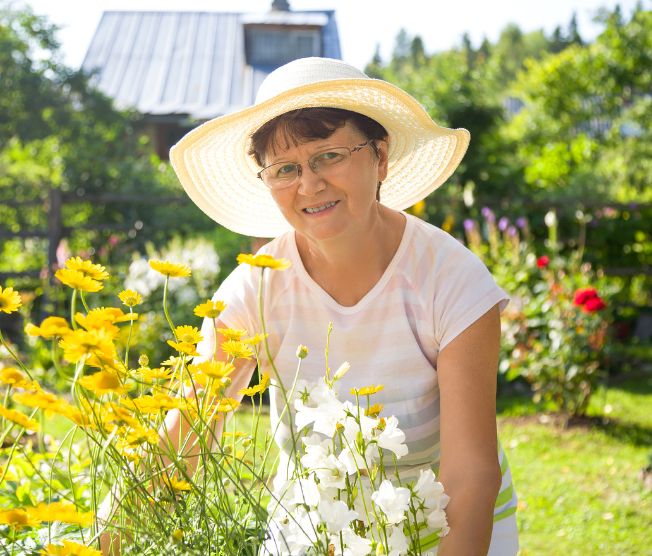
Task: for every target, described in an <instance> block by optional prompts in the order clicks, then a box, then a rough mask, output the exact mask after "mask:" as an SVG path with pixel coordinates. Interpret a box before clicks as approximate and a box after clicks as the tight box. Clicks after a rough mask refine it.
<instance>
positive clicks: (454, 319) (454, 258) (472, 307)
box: [433, 241, 509, 351]
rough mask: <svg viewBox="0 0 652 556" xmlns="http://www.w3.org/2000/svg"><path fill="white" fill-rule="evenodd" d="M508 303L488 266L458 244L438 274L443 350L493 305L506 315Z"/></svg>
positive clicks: (439, 332)
mask: <svg viewBox="0 0 652 556" xmlns="http://www.w3.org/2000/svg"><path fill="white" fill-rule="evenodd" d="M508 303H509V296H508V295H507V294H506V293H505V292H504V291H503V290H502V289H501V288H500V287H499V286H498V285H497V284H496V282H495V280H494V278H493V276H492V275H491V273H490V272H489V270H488V269H487V267H486V266H485V265H484V263H483V262H482V261H481V260H480V259H479V258H478V257H477V256H476V255H475V254H473V253H472V252H471V251H469V250H468V249H467V248H466V247H464V246H463V245H461V244H459V243H457V242H456V241H455V242H454V245H452V246H449V250H448V253H447V255H446V257H445V261H443V264H442V265H441V267H440V268H439V271H438V272H437V273H436V284H435V299H434V308H433V310H434V315H433V316H434V324H435V338H436V340H437V343H438V347H439V350H440V351H441V350H442V349H443V348H444V347H445V346H446V345H447V344H449V343H450V342H451V341H452V340H453V339H454V338H455V337H457V336H458V335H459V334H460V333H462V332H463V331H464V330H466V329H467V328H468V327H469V326H470V325H471V324H473V323H474V322H475V321H476V320H478V319H479V318H480V317H481V316H482V315H484V314H485V313H486V312H487V311H489V309H491V308H492V307H493V306H495V305H496V304H498V306H499V309H500V311H501V312H502V311H503V310H504V308H505V307H506V306H507V304H508Z"/></svg>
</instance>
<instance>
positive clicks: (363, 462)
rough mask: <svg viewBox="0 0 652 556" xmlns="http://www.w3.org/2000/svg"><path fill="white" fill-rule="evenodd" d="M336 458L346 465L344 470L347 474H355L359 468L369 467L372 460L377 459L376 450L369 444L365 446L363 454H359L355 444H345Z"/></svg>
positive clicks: (361, 469)
mask: <svg viewBox="0 0 652 556" xmlns="http://www.w3.org/2000/svg"><path fill="white" fill-rule="evenodd" d="M337 459H338V460H339V461H340V462H341V463H342V464H343V465H344V467H346V472H347V473H348V474H349V475H355V474H357V472H358V471H359V470H360V471H364V470H366V469H367V468H371V466H372V465H373V463H374V461H375V460H376V459H378V450H375V449H374V446H373V445H372V444H369V445H368V446H367V447H366V448H365V451H364V454H361V453H360V452H359V451H358V449H357V448H356V447H355V446H347V447H346V448H343V449H342V451H341V452H340V455H339V456H337Z"/></svg>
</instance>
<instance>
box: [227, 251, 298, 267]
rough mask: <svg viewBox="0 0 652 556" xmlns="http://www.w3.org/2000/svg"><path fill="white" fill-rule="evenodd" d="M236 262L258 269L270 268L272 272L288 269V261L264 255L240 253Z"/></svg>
mask: <svg viewBox="0 0 652 556" xmlns="http://www.w3.org/2000/svg"><path fill="white" fill-rule="evenodd" d="M237 261H238V263H239V264H248V265H251V266H257V267H260V268H271V269H272V270H285V269H287V268H290V261H288V260H287V259H275V258H274V257H272V256H271V255H266V254H264V253H262V254H259V255H251V254H245V253H240V254H239V255H238V258H237Z"/></svg>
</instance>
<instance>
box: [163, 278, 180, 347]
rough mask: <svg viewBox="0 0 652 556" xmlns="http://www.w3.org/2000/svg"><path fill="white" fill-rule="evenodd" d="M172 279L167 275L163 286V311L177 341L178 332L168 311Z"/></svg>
mask: <svg viewBox="0 0 652 556" xmlns="http://www.w3.org/2000/svg"><path fill="white" fill-rule="evenodd" d="M169 281H170V277H169V276H166V277H165V285H164V286H163V313H164V314H165V320H167V321H168V326H169V327H170V330H172V334H174V341H175V342H176V341H177V334H176V332H175V331H174V324H173V323H172V319H171V318H170V315H169V313H168V282H169Z"/></svg>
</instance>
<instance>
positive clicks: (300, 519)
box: [269, 506, 319, 556]
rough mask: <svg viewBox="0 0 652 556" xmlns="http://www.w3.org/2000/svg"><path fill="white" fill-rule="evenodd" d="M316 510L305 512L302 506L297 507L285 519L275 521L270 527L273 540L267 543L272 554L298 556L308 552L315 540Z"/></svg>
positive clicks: (317, 520)
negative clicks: (270, 547) (271, 549)
mask: <svg viewBox="0 0 652 556" xmlns="http://www.w3.org/2000/svg"><path fill="white" fill-rule="evenodd" d="M318 524H319V516H318V515H317V512H314V511H310V512H307V511H306V510H305V508H304V507H303V506H299V507H297V509H296V510H295V511H293V512H292V513H291V514H290V515H289V516H288V518H287V519H284V520H283V521H280V522H279V521H275V522H274V525H275V527H272V528H270V529H271V532H272V534H273V537H274V539H273V541H272V542H271V543H269V544H270V545H271V546H272V547H273V549H274V554H280V555H282V556H286V555H287V556H300V555H302V554H308V551H309V549H310V548H312V547H313V546H314V545H315V544H316V542H317V526H318Z"/></svg>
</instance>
